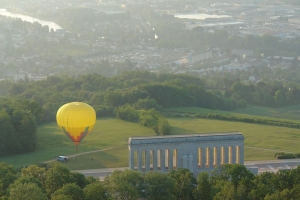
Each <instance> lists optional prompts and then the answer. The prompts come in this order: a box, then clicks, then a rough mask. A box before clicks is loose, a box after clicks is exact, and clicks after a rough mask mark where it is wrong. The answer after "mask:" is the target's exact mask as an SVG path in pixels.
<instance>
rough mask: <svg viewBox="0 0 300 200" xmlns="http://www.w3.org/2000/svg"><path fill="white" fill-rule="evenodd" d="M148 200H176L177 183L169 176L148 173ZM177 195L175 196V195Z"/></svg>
mask: <svg viewBox="0 0 300 200" xmlns="http://www.w3.org/2000/svg"><path fill="white" fill-rule="evenodd" d="M144 179H145V185H146V186H147V187H146V189H145V193H146V198H147V199H149V200H173V199H174V200H175V199H176V196H175V194H176V192H175V189H176V181H175V180H174V179H172V178H170V177H169V176H168V175H167V174H163V173H159V172H154V171H151V172H148V173H147V174H146V175H145V178H144ZM174 193H175V194H174Z"/></svg>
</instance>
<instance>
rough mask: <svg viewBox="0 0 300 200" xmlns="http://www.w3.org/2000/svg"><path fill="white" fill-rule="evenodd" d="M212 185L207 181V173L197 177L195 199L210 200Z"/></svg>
mask: <svg viewBox="0 0 300 200" xmlns="http://www.w3.org/2000/svg"><path fill="white" fill-rule="evenodd" d="M212 187H213V186H212V185H211V183H210V181H209V175H208V173H207V172H201V173H199V174H198V176H197V188H196V197H197V199H206V200H210V199H212Z"/></svg>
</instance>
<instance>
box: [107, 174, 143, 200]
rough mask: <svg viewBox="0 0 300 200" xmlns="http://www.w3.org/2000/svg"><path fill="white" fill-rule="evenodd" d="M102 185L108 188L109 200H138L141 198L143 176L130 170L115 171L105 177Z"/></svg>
mask: <svg viewBox="0 0 300 200" xmlns="http://www.w3.org/2000/svg"><path fill="white" fill-rule="evenodd" d="M104 184H105V185H106V186H107V187H108V191H109V194H110V198H112V199H116V200H122V199H132V200H134V199H138V198H139V197H141V196H142V191H143V176H142V174H141V173H140V172H137V171H132V170H124V171H120V170H115V171H114V172H113V173H112V174H111V176H107V177H106V178H105V180H104Z"/></svg>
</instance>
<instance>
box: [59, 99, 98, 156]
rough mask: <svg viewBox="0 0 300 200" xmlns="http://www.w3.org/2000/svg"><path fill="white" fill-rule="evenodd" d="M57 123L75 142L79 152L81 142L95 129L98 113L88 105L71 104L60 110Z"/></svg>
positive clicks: (80, 103)
mask: <svg viewBox="0 0 300 200" xmlns="http://www.w3.org/2000/svg"><path fill="white" fill-rule="evenodd" d="M56 121H57V124H58V126H59V127H60V128H61V129H62V130H63V132H64V133H65V134H66V135H67V136H68V137H69V138H70V139H71V140H72V141H73V142H74V144H75V148H76V150H77V148H78V145H79V143H80V141H81V140H82V139H83V138H84V137H85V136H86V135H87V134H88V133H89V132H90V131H91V130H92V129H93V127H94V125H95V122H96V112H95V110H94V108H93V107H91V106H90V105H88V104H86V103H82V102H71V103H67V104H65V105H63V106H62V107H60V108H59V109H58V111H57V113H56Z"/></svg>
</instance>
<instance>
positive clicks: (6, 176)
mask: <svg viewBox="0 0 300 200" xmlns="http://www.w3.org/2000/svg"><path fill="white" fill-rule="evenodd" d="M17 177H18V176H17V172H16V170H15V168H14V167H13V166H12V165H8V164H6V163H3V162H0V197H1V196H3V195H4V194H5V192H6V190H7V188H8V187H9V185H10V184H12V183H13V182H14V181H15V180H16V179H17Z"/></svg>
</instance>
